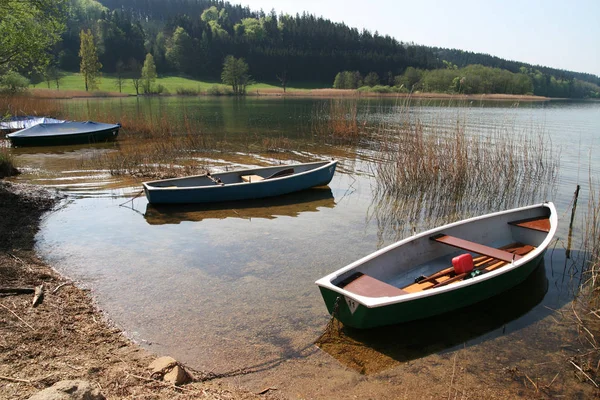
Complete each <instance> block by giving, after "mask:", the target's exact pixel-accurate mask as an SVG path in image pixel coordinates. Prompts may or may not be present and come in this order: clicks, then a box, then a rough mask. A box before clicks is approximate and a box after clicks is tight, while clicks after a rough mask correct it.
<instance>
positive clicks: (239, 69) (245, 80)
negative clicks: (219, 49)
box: [221, 56, 250, 96]
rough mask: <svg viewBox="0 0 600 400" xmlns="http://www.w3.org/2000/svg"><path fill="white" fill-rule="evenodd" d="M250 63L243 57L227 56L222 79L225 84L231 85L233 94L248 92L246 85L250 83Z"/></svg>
mask: <svg viewBox="0 0 600 400" xmlns="http://www.w3.org/2000/svg"><path fill="white" fill-rule="evenodd" d="M248 70H249V67H248V64H247V63H246V61H244V59H243V58H235V57H234V56H227V57H225V62H224V63H223V72H222V73H221V79H222V81H223V83H224V84H226V85H231V88H232V89H233V94H235V95H237V96H240V95H244V94H246V87H247V86H248V85H249V84H250V74H248Z"/></svg>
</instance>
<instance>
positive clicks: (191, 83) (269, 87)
mask: <svg viewBox="0 0 600 400" xmlns="http://www.w3.org/2000/svg"><path fill="white" fill-rule="evenodd" d="M159 85H160V86H162V87H163V88H164V90H165V94H178V93H181V92H184V93H181V94H187V95H192V94H210V93H211V91H212V92H213V93H215V91H216V92H217V93H221V94H227V93H228V91H229V90H230V89H231V88H230V87H229V86H227V85H223V84H222V83H221V82H219V81H203V80H196V79H189V78H184V77H178V76H163V77H159V78H157V79H156V81H155V83H154V87H158V86H159ZM312 86H315V88H316V87H318V86H317V85H316V84H304V83H303V84H301V85H300V86H298V87H288V90H291V91H294V90H297V91H303V90H307V89H310V88H312ZM321 87H322V86H321ZM32 88H34V89H51V90H56V85H55V83H54V82H50V87H49V88H48V85H47V83H46V82H41V83H38V84H36V85H32ZM81 90H85V84H84V81H83V77H82V76H81V74H80V73H65V76H64V77H63V78H62V79H61V80H60V85H59V91H81ZM257 90H266V91H274V90H277V91H283V89H282V88H281V86H280V85H278V84H275V83H264V82H257V83H255V84H253V85H250V86H248V93H250V94H251V93H253V92H256V91H257ZM94 92H119V89H118V87H117V78H116V76H115V75H114V74H103V76H102V77H101V79H100V82H99V85H98V90H97V91H93V92H91V93H94ZM122 93H123V94H128V95H135V94H136V93H135V88H134V86H133V83H132V81H131V79H125V80H124V82H123V87H122Z"/></svg>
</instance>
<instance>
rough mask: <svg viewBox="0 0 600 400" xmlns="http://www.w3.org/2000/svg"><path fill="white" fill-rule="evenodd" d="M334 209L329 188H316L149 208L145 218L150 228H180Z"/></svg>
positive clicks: (151, 206) (150, 206)
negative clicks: (186, 223)
mask: <svg viewBox="0 0 600 400" xmlns="http://www.w3.org/2000/svg"><path fill="white" fill-rule="evenodd" d="M333 207H335V199H334V197H333V193H332V192H331V189H330V188H329V186H322V187H316V188H312V189H307V190H303V191H300V192H295V193H290V194H286V195H283V196H277V197H271V198H265V199H256V200H247V201H236V202H223V203H217V204H189V205H185V204H184V205H182V204H179V205H177V204H173V205H159V204H154V205H153V204H148V205H147V206H146V212H145V213H144V218H145V219H146V222H148V224H150V225H163V224H179V223H181V222H184V221H196V222H197V221H202V220H205V219H225V218H243V219H252V218H264V219H273V218H276V217H278V216H288V217H297V216H298V215H299V214H300V213H303V212H317V211H319V209H321V208H333Z"/></svg>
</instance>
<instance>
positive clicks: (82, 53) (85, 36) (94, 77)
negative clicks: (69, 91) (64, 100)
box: [79, 29, 102, 92]
mask: <svg viewBox="0 0 600 400" xmlns="http://www.w3.org/2000/svg"><path fill="white" fill-rule="evenodd" d="M79 38H80V41H81V45H80V47H79V58H81V63H80V65H79V66H80V71H81V74H82V75H83V79H84V80H85V91H86V92H87V91H88V90H90V89H91V90H94V89H97V88H98V83H99V82H98V81H99V80H100V68H102V64H101V63H100V61H98V52H97V50H96V45H95V43H94V35H93V34H92V31H90V30H89V29H88V30H87V32H85V31H81V33H80V34H79Z"/></svg>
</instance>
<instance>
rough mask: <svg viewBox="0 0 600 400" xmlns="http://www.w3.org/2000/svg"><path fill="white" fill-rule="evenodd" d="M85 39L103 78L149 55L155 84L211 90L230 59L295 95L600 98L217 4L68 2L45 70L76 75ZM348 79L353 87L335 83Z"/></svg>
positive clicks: (566, 81) (354, 32) (513, 67)
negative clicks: (165, 80) (171, 78)
mask: <svg viewBox="0 0 600 400" xmlns="http://www.w3.org/2000/svg"><path fill="white" fill-rule="evenodd" d="M87 29H90V30H91V32H92V33H93V35H94V38H95V41H96V46H97V49H98V56H99V61H100V63H101V64H102V72H103V73H109V74H111V73H121V72H123V71H124V70H134V69H136V68H139V65H141V64H142V63H143V62H144V58H145V56H146V54H147V53H150V54H151V55H152V56H153V59H154V62H155V64H156V71H157V73H158V74H160V75H177V76H185V77H190V78H195V79H204V80H212V81H218V80H220V77H221V73H222V70H223V62H224V60H225V58H226V57H227V56H228V55H233V56H235V57H238V58H240V57H241V58H243V59H244V60H245V61H246V62H247V64H248V65H249V69H250V74H251V76H252V78H253V79H255V80H257V81H262V82H282V83H283V82H284V81H286V82H293V83H294V85H296V86H302V85H303V84H306V85H308V84H310V85H313V86H315V85H320V86H321V87H331V86H334V87H339V88H357V87H360V86H368V87H378V86H383V87H388V88H390V89H394V90H397V91H417V90H422V91H433V92H449V93H512V94H535V95H540V96H548V97H570V98H591V97H600V87H599V86H598V85H599V84H600V78H599V77H598V76H595V75H592V74H586V73H578V72H571V71H565V70H560V69H553V68H549V67H542V66H534V65H529V64H526V63H520V62H516V61H508V60H503V59H500V58H498V57H493V56H490V55H486V54H477V53H470V52H464V51H461V50H452V49H441V48H435V47H427V46H421V45H417V44H414V43H405V42H402V41H398V40H397V39H395V38H392V37H390V36H383V35H380V34H379V33H378V32H374V33H373V32H370V31H368V30H359V29H357V28H351V27H348V26H346V25H345V24H343V23H336V22H332V21H330V20H327V19H324V18H320V17H315V16H314V15H310V14H306V13H305V14H302V15H299V14H296V15H287V14H279V15H277V14H276V13H275V11H269V12H265V11H263V10H259V11H253V10H250V9H249V8H248V7H242V6H240V5H233V4H231V3H229V2H224V1H215V0H169V1H165V0H120V1H116V0H100V1H95V0H68V17H67V19H66V28H65V30H64V32H63V34H62V40H61V41H59V42H58V43H57V45H55V47H54V49H53V51H52V54H53V62H52V64H51V67H52V68H55V69H59V70H63V71H71V72H77V71H79V68H80V60H79V56H78V53H79V50H80V32H81V31H82V30H87ZM349 73H351V75H353V76H354V77H355V78H356V79H354V81H353V82H350V81H348V82H346V83H341V82H342V81H341V80H340V79H336V77H338V76H339V75H340V74H347V75H348V74H349ZM348 76H350V75H348ZM336 82H337V83H336ZM349 82H350V83H349Z"/></svg>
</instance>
